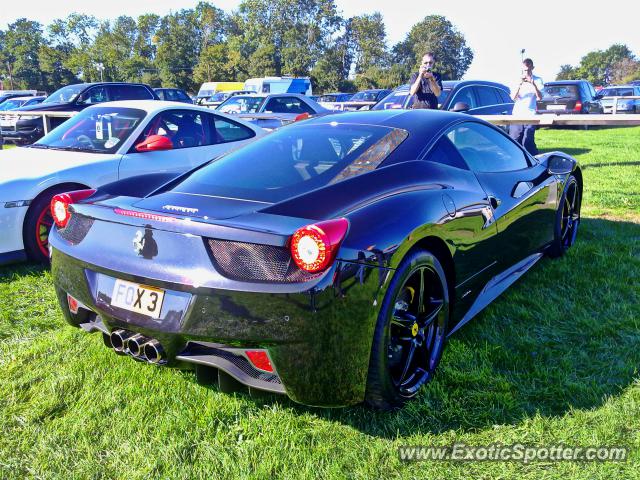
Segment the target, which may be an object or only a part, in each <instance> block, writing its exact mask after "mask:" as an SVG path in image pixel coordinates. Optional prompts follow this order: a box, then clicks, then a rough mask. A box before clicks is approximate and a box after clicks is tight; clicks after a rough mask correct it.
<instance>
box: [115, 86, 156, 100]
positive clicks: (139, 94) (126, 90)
mask: <svg viewBox="0 0 640 480" xmlns="http://www.w3.org/2000/svg"><path fill="white" fill-rule="evenodd" d="M109 90H110V91H111V100H112V101H116V100H150V99H153V96H152V95H151V92H149V90H147V89H146V88H145V87H143V86H142V85H109Z"/></svg>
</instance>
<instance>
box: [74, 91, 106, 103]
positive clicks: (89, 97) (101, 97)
mask: <svg viewBox="0 0 640 480" xmlns="http://www.w3.org/2000/svg"><path fill="white" fill-rule="evenodd" d="M106 101H107V89H106V88H105V87H92V88H90V89H89V90H87V91H86V92H84V93H83V94H82V95H81V96H80V100H79V102H78V103H82V104H84V105H93V104H94V103H103V102H106Z"/></svg>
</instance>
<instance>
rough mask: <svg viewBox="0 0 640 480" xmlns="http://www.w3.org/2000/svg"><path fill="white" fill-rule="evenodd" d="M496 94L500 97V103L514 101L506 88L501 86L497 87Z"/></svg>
mask: <svg viewBox="0 0 640 480" xmlns="http://www.w3.org/2000/svg"><path fill="white" fill-rule="evenodd" d="M496 94H497V95H498V98H499V99H500V103H511V102H513V100H511V97H510V96H509V94H508V93H507V92H505V91H504V90H502V89H500V88H496Z"/></svg>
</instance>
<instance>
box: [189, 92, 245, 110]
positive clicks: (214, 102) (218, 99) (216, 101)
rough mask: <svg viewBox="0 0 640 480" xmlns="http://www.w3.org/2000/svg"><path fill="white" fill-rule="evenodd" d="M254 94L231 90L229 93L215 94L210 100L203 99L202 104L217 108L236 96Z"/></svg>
mask: <svg viewBox="0 0 640 480" xmlns="http://www.w3.org/2000/svg"><path fill="white" fill-rule="evenodd" d="M252 93H253V92H252V91H251V90H230V91H228V92H218V93H214V94H213V95H212V96H210V97H209V98H204V99H202V101H201V102H200V104H201V105H204V106H206V107H210V108H211V107H213V108H215V107H217V106H218V105H220V104H221V103H222V102H224V101H225V100H226V99H227V98H229V97H235V96H236V95H251V94H252Z"/></svg>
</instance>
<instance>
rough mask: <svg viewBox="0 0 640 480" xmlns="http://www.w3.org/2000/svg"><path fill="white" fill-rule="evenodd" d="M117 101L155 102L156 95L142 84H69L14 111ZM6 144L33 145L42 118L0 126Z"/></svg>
mask: <svg viewBox="0 0 640 480" xmlns="http://www.w3.org/2000/svg"><path fill="white" fill-rule="evenodd" d="M117 100H158V95H156V93H155V92H154V91H153V89H152V88H151V87H149V86H148V85H145V84H142V83H119V82H109V83H106V82H101V83H79V84H76V85H69V86H66V87H62V88H61V89H59V90H57V91H55V92H53V93H52V94H51V95H49V96H48V97H47V98H46V99H45V100H44V101H43V102H42V103H40V104H38V105H31V106H28V107H21V108H18V109H15V110H14V111H15V112H21V113H22V112H25V113H27V112H29V111H47V112H80V111H82V110H84V109H85V108H87V107H89V106H91V105H95V104H96V103H103V102H109V101H117ZM65 120H66V118H60V117H52V118H50V125H51V128H55V127H57V126H58V125H60V124H61V123H63V122H64V121H65ZM2 135H3V136H4V139H5V141H7V140H9V141H12V142H14V143H17V144H28V143H33V142H35V141H36V140H38V139H39V138H41V137H42V136H43V135H44V124H43V121H42V117H41V116H37V115H32V116H28V115H25V116H21V117H20V118H17V119H15V123H13V124H12V125H8V126H2Z"/></svg>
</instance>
